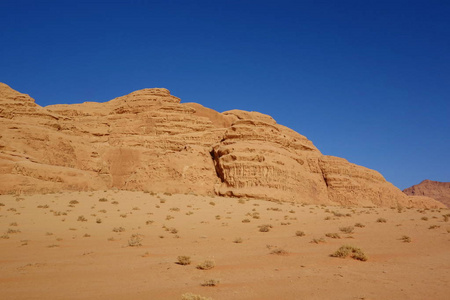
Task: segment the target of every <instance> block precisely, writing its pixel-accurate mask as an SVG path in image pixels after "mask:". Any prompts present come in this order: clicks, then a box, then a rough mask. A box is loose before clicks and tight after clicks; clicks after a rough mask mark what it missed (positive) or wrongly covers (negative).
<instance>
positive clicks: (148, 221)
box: [145, 220, 155, 225]
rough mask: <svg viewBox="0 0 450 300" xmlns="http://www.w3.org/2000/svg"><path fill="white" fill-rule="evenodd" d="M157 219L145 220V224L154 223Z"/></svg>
mask: <svg viewBox="0 0 450 300" xmlns="http://www.w3.org/2000/svg"><path fill="white" fill-rule="evenodd" d="M154 222H155V221H153V220H147V221H145V224H146V225H151V224H153V223H154Z"/></svg>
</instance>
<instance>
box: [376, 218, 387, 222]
mask: <svg viewBox="0 0 450 300" xmlns="http://www.w3.org/2000/svg"><path fill="white" fill-rule="evenodd" d="M386 222H387V221H386V219H385V218H378V219H377V223H386Z"/></svg>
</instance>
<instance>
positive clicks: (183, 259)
mask: <svg viewBox="0 0 450 300" xmlns="http://www.w3.org/2000/svg"><path fill="white" fill-rule="evenodd" d="M177 260H178V261H177V262H176V264H178V265H182V266H187V265H190V264H191V257H190V256H185V255H181V256H178V257H177Z"/></svg>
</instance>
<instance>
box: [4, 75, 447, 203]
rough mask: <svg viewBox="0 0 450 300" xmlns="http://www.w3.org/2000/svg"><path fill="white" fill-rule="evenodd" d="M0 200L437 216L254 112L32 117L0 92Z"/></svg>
mask: <svg viewBox="0 0 450 300" xmlns="http://www.w3.org/2000/svg"><path fill="white" fill-rule="evenodd" d="M0 130H1V136H0V174H1V178H2V180H1V181H0V194H7V193H46V192H55V191H61V190H103V189H110V188H117V189H124V190H143V191H153V192H169V193H196V194H199V195H214V194H216V195H222V196H233V197H248V198H258V199H267V200H275V201H288V202H298V203H316V204H337V205H355V206H398V205H400V206H405V207H444V205H443V204H442V203H440V202H437V201H435V200H433V199H431V198H426V197H418V198H417V197H414V196H407V195H405V194H404V193H402V192H401V191H400V190H399V189H397V188H396V187H395V186H393V185H392V184H391V183H389V182H387V181H386V180H385V179H384V178H383V176H382V175H381V174H380V173H378V172H376V171H374V170H370V169H367V168H364V167H361V166H358V165H355V164H352V163H349V162H348V161H346V160H345V159H342V158H338V157H332V156H325V155H322V154H321V152H320V151H319V150H318V149H317V148H316V147H315V146H314V144H313V143H312V142H311V141H310V140H308V139H307V138H306V137H304V136H302V135H300V134H299V133H297V132H295V131H293V130H291V129H289V128H287V127H285V126H282V125H280V124H277V123H276V121H275V120H274V119H273V118H272V117H270V116H268V115H264V114H261V113H257V112H246V111H241V110H231V111H227V112H223V113H219V112H216V111H214V110H212V109H209V108H205V107H203V106H202V105H200V104H196V103H180V99H179V98H177V97H174V96H172V95H170V92H169V91H168V90H167V89H161V88H155V89H143V90H139V91H135V92H133V93H131V94H129V95H125V96H122V97H119V98H115V99H113V100H110V101H108V102H105V103H95V102H85V103H82V104H70V105H67V104H62V105H51V106H47V107H41V106H39V105H37V104H36V103H35V102H34V99H32V98H31V97H29V96H28V95H25V94H22V93H19V92H17V91H15V90H13V89H11V88H10V87H9V86H7V85H6V84H3V83H0Z"/></svg>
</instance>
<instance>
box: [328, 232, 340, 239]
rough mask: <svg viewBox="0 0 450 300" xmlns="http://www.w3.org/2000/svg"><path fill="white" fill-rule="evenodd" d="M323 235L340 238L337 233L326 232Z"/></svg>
mask: <svg viewBox="0 0 450 300" xmlns="http://www.w3.org/2000/svg"><path fill="white" fill-rule="evenodd" d="M325 236H326V237H329V238H332V239H340V238H341V237H340V236H339V234H338V233H326V234H325Z"/></svg>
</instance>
